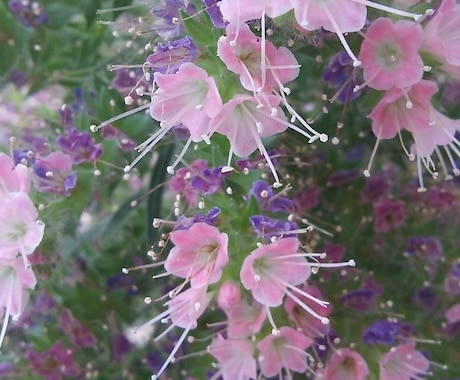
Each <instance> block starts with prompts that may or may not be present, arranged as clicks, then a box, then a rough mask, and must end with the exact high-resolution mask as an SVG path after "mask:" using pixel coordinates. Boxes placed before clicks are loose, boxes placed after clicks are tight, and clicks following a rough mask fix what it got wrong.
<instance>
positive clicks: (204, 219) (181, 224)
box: [176, 207, 220, 230]
mask: <svg viewBox="0 0 460 380" xmlns="http://www.w3.org/2000/svg"><path fill="white" fill-rule="evenodd" d="M219 215H220V208H219V207H212V208H211V209H210V210H209V211H208V212H207V213H206V214H195V215H194V216H192V217H190V218H187V217H186V216H183V215H181V216H179V219H178V220H177V223H176V230H183V229H188V228H190V227H192V226H193V225H194V224H195V223H206V224H209V225H210V226H214V225H215V224H216V221H217V218H218V217H219Z"/></svg>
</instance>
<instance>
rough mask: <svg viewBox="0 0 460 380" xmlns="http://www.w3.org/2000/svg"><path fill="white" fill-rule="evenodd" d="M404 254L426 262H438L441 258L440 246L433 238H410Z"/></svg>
mask: <svg viewBox="0 0 460 380" xmlns="http://www.w3.org/2000/svg"><path fill="white" fill-rule="evenodd" d="M406 252H407V253H408V254H409V255H412V256H418V257H420V258H421V259H423V260H426V261H428V262H434V261H438V260H439V259H440V258H441V257H442V245H441V242H440V241H439V239H438V238H436V237H434V236H411V237H410V238H409V240H408V242H407V248H406Z"/></svg>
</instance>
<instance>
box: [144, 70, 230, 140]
mask: <svg viewBox="0 0 460 380" xmlns="http://www.w3.org/2000/svg"><path fill="white" fill-rule="evenodd" d="M154 81H155V83H156V85H157V86H158V89H157V90H156V91H155V92H154V93H153V94H152V103H151V105H150V115H151V116H152V117H153V118H154V119H155V120H158V121H160V122H161V124H160V125H161V127H162V129H164V130H166V129H167V130H169V129H171V128H172V127H173V126H176V125H178V124H182V125H184V126H185V127H187V128H188V129H189V131H190V135H191V137H192V140H193V141H195V142H198V141H201V140H203V135H207V134H208V133H209V132H210V130H209V119H210V118H212V117H214V116H216V115H217V114H218V113H219V111H220V109H221V107H222V100H221V98H220V95H219V91H218V90H217V87H216V84H215V82H214V79H213V78H212V77H209V76H208V73H207V72H206V71H205V70H203V69H202V68H200V67H198V66H196V65H194V64H193V63H190V62H187V63H184V64H182V65H181V66H180V68H179V70H178V71H177V73H175V74H161V73H155V79H154Z"/></svg>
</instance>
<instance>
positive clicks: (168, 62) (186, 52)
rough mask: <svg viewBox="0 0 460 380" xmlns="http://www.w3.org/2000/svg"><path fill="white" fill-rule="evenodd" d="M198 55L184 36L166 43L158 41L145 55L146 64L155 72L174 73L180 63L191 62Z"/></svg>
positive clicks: (193, 46) (188, 39)
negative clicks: (148, 53)
mask: <svg viewBox="0 0 460 380" xmlns="http://www.w3.org/2000/svg"><path fill="white" fill-rule="evenodd" d="M197 56H198V51H197V49H196V46H195V45H194V44H193V42H192V40H191V39H190V38H189V37H188V36H185V37H183V38H180V39H178V40H175V41H169V42H168V43H167V44H162V43H160V42H159V43H158V44H157V46H156V49H155V52H154V53H153V54H150V55H149V56H148V57H147V60H146V62H147V63H148V66H149V67H150V68H151V69H152V70H153V71H155V72H159V73H162V74H174V73H176V72H177V70H179V67H180V65H182V64H183V63H185V62H193V61H194V60H195V59H196V58H197Z"/></svg>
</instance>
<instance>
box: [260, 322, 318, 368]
mask: <svg viewBox="0 0 460 380" xmlns="http://www.w3.org/2000/svg"><path fill="white" fill-rule="evenodd" d="M312 343H313V340H312V339H311V338H309V337H307V336H305V335H304V334H302V333H301V332H299V331H297V330H295V329H293V328H292V327H281V329H280V330H279V333H278V334H276V335H275V334H270V335H268V336H267V337H265V338H264V339H262V341H261V342H260V343H259V344H258V345H257V348H258V349H259V351H260V354H259V365H260V369H261V372H262V374H263V375H264V376H267V377H272V376H275V375H277V374H280V373H281V371H282V369H283V368H284V369H285V370H286V371H287V372H290V371H295V372H300V373H303V372H305V371H306V370H307V369H308V363H307V355H306V353H305V350H306V349H307V348H308V347H310V346H311V344H312Z"/></svg>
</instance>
